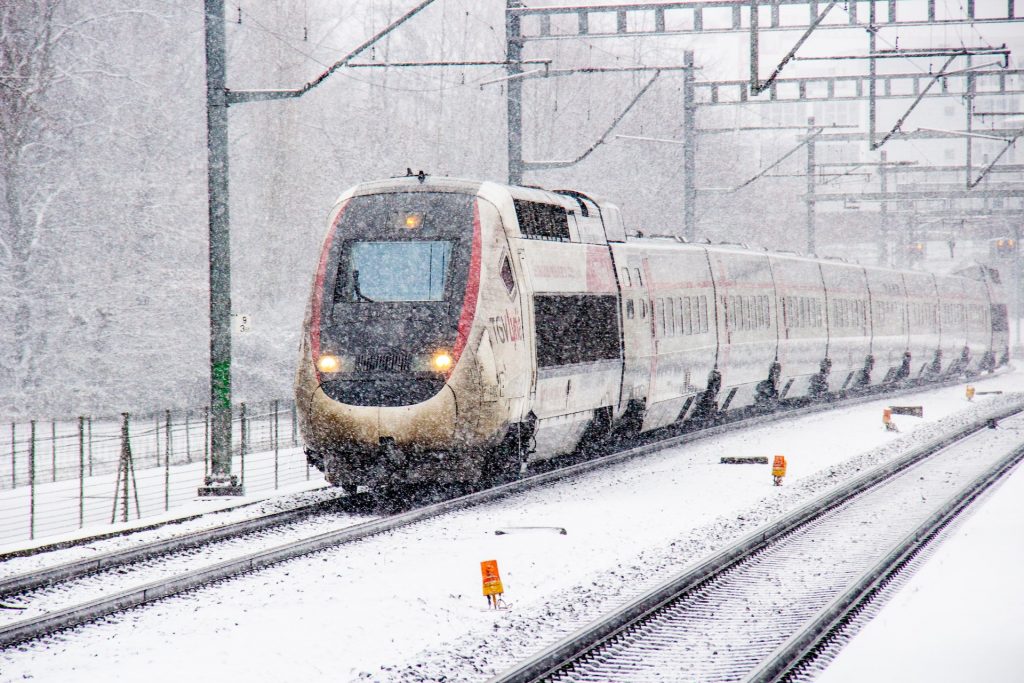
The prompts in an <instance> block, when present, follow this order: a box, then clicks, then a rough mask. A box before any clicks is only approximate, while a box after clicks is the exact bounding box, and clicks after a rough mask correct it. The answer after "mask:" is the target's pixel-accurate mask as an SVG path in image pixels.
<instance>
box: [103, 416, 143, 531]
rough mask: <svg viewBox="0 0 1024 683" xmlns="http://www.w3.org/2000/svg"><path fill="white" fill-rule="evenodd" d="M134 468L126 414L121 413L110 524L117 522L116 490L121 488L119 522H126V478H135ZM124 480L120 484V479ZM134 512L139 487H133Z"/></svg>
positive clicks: (137, 501) (137, 507) (137, 506)
mask: <svg viewBox="0 0 1024 683" xmlns="http://www.w3.org/2000/svg"><path fill="white" fill-rule="evenodd" d="M134 469H135V468H134V467H133V466H132V446H131V441H130V437H129V435H128V413H121V457H120V459H119V461H118V463H117V480H116V482H115V483H114V509H113V510H112V511H111V513H110V523H111V524H113V523H114V522H115V521H116V520H117V499H118V489H119V488H121V487H122V486H123V487H124V488H123V496H122V498H121V500H122V506H123V510H122V514H121V521H123V522H127V521H128V478H129V477H133V478H134V476H135V472H134ZM122 477H123V478H124V483H123V484H122V482H121V478H122ZM135 511H136V513H139V514H141V513H140V511H139V487H138V486H136V487H135Z"/></svg>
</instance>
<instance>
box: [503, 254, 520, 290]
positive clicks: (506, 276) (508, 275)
mask: <svg viewBox="0 0 1024 683" xmlns="http://www.w3.org/2000/svg"><path fill="white" fill-rule="evenodd" d="M500 274H501V282H502V284H503V285H505V291H507V292H508V295H509V296H511V297H515V295H516V279H515V277H513V275H512V263H511V262H510V261H509V260H508V254H505V255H504V256H502V258H501V271H500Z"/></svg>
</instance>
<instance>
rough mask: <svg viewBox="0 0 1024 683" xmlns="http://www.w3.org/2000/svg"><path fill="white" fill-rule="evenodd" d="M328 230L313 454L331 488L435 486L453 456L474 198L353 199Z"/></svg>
mask: <svg viewBox="0 0 1024 683" xmlns="http://www.w3.org/2000/svg"><path fill="white" fill-rule="evenodd" d="M335 227H336V230H335V231H334V232H332V233H330V234H329V235H328V239H327V242H326V243H325V247H324V251H323V252H322V255H321V263H320V269H319V271H318V274H317V284H316V285H315V288H314V298H313V304H312V315H311V321H310V322H311V328H310V345H309V346H310V358H309V360H310V361H312V363H311V364H310V365H307V366H306V367H307V368H308V371H309V372H310V373H311V375H312V374H315V378H314V377H312V376H311V377H309V378H308V379H309V380H311V381H310V383H309V384H308V385H307V386H310V387H315V389H314V390H313V391H312V392H311V394H307V395H308V396H309V406H310V408H309V410H310V425H311V427H312V431H313V440H315V441H316V442H317V446H316V448H315V449H314V450H316V451H318V452H320V453H322V454H323V456H324V462H325V465H326V467H327V475H328V478H329V479H330V480H331V481H332V482H333V483H342V484H346V485H352V484H366V485H371V486H372V485H375V484H377V483H382V482H386V481H415V480H418V479H427V478H436V476H437V473H436V471H435V470H436V468H435V467H434V466H433V465H435V464H437V463H442V464H443V461H444V459H445V454H446V453H452V452H453V451H454V450H456V449H457V445H456V444H455V443H454V441H455V432H456V418H457V417H458V409H457V401H456V397H455V394H454V393H453V391H452V389H451V387H449V386H448V384H447V380H448V378H449V377H450V376H451V375H452V373H453V372H455V370H456V368H455V366H456V365H457V364H458V359H459V356H460V354H461V351H462V349H463V348H464V346H465V331H466V330H468V329H469V326H470V325H471V322H472V318H473V310H474V309H475V302H476V289H475V284H473V283H474V282H475V280H474V279H473V278H471V277H470V273H471V271H472V268H471V262H472V261H473V259H476V262H477V263H478V261H479V253H478V248H477V244H478V242H479V219H478V218H477V215H476V211H475V204H474V199H473V197H472V196H471V195H466V194H456V193H443V192H411V193H410V192H393V193H383V194H371V195H363V196H356V197H353V198H352V199H351V200H350V201H349V203H348V204H347V205H346V206H345V207H344V208H343V209H342V211H341V213H340V215H339V218H338V219H337V221H336V224H335ZM478 268H479V266H478V265H477V269H478ZM442 469H443V467H442Z"/></svg>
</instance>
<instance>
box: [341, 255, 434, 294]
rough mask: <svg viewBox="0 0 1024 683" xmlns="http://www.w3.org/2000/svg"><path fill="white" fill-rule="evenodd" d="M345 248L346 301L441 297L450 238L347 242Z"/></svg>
mask: <svg viewBox="0 0 1024 683" xmlns="http://www.w3.org/2000/svg"><path fill="white" fill-rule="evenodd" d="M349 250H350V251H349V267H348V272H347V273H345V275H346V276H347V277H348V285H349V286H347V287H346V289H348V291H349V292H351V298H350V301H365V302H378V301H443V300H444V289H445V287H444V285H445V280H446V279H447V276H448V270H449V269H448V265H449V263H450V262H451V253H452V243H451V242H426V241H416V242H351V243H350V246H349ZM341 276H342V275H341V273H339V277H341Z"/></svg>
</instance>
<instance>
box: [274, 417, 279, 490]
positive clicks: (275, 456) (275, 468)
mask: <svg viewBox="0 0 1024 683" xmlns="http://www.w3.org/2000/svg"><path fill="white" fill-rule="evenodd" d="M279 426H280V423H279V422H278V419H277V401H274V490H275V491H276V490H277V431H278V427H279Z"/></svg>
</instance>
